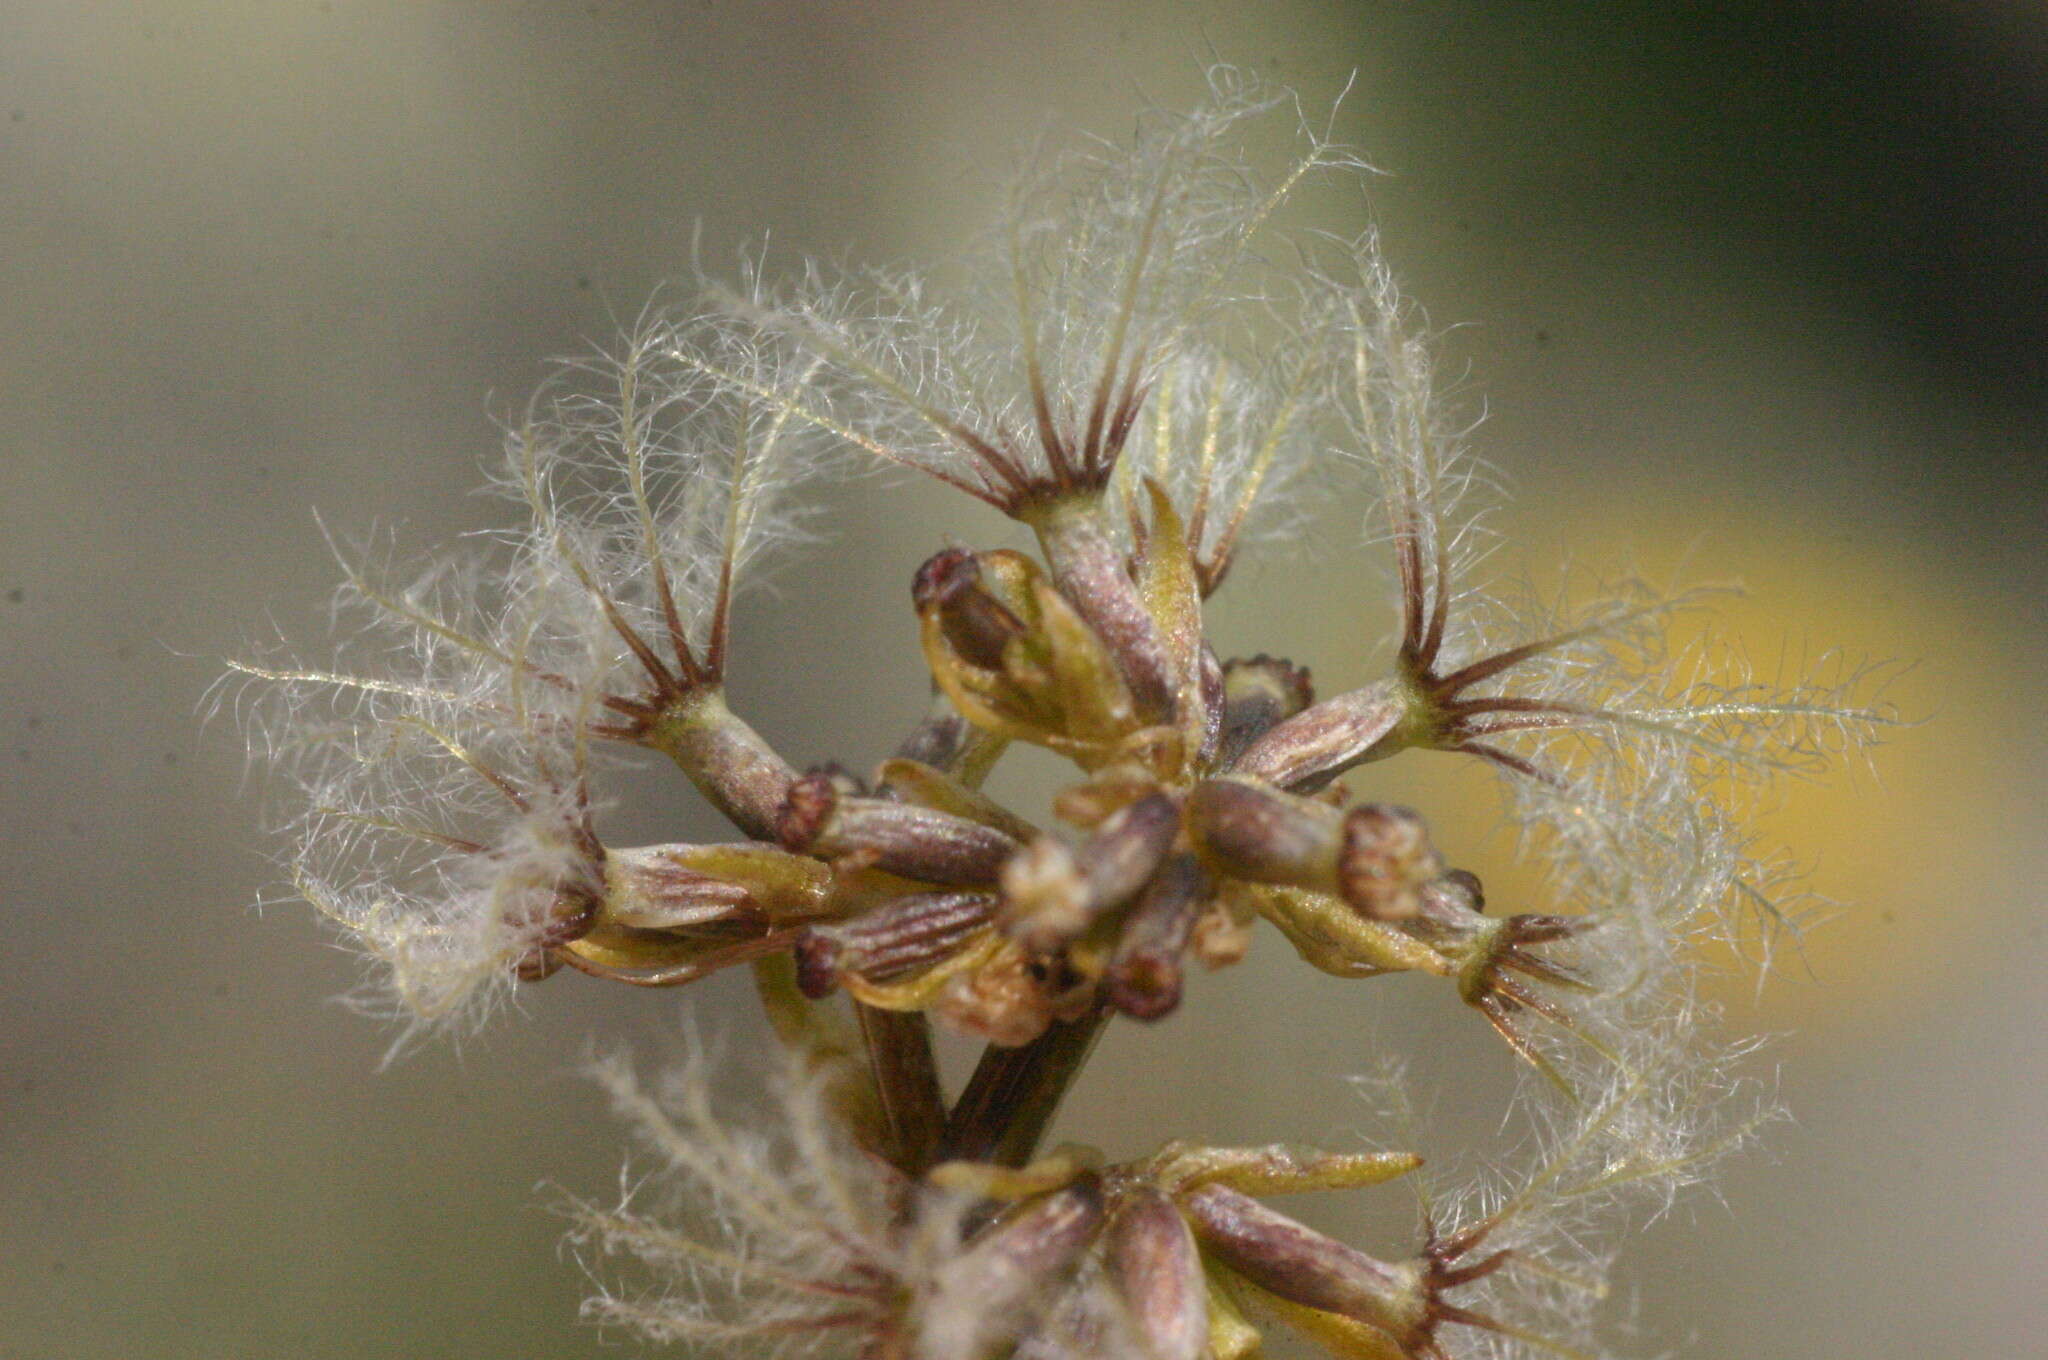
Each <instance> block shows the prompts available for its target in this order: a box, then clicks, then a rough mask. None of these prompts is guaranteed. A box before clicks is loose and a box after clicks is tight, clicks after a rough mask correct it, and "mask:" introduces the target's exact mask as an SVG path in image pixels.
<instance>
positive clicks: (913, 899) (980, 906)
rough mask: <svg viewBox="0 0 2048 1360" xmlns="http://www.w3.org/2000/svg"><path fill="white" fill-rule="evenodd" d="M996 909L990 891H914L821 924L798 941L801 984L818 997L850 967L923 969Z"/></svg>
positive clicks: (863, 972)
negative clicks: (848, 917)
mask: <svg viewBox="0 0 2048 1360" xmlns="http://www.w3.org/2000/svg"><path fill="white" fill-rule="evenodd" d="M995 910H996V898H995V897H994V896H993V895H991V894H988V893H968V892H950V893H911V894H908V895H907V896H903V897H898V898H895V899H894V900H892V901H889V902H887V903H884V904H883V905H882V906H879V907H877V908H875V909H874V910H873V911H870V912H868V913H866V914H865V915H862V916H859V917H856V918H854V919H853V920H850V921H846V922H844V923H842V924H839V925H834V926H824V927H818V928H816V929H813V930H811V931H809V932H807V933H806V934H805V935H804V937H803V938H802V939H800V940H799V941H797V945H796V961H797V986H798V987H799V988H800V989H801V990H802V991H803V993H804V995H805V996H808V997H812V998H816V997H821V996H824V995H826V994H828V993H829V992H831V991H832V989H833V988H834V987H835V986H837V985H838V983H839V979H840V978H841V977H842V976H843V975H845V974H849V973H851V974H857V975H859V976H860V977H862V978H865V979H866V980H868V981H870V982H887V981H889V980H891V979H892V978H898V977H903V976H905V975H907V974H911V973H916V972H921V971H923V970H924V969H927V968H930V967H933V966H935V965H937V964H939V963H941V962H943V961H944V960H946V959H948V958H950V957H952V956H953V955H954V954H957V953H958V952H959V951H960V950H961V949H963V948H965V947H966V946H967V945H968V944H969V943H971V942H972V941H973V940H974V938H975V937H976V936H977V935H979V934H980V933H981V932H982V931H983V930H984V929H985V928H987V926H988V924H989V921H990V920H991V919H992V918H993V917H994V916H995Z"/></svg>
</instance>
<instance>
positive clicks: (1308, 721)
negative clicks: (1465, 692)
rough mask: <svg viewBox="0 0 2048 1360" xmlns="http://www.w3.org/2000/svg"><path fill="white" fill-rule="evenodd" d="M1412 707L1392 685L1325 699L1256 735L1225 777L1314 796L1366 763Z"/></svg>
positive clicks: (1394, 682)
mask: <svg viewBox="0 0 2048 1360" xmlns="http://www.w3.org/2000/svg"><path fill="white" fill-rule="evenodd" d="M1412 707H1413V700H1412V697H1411V696H1410V694H1409V692H1408V690H1407V689H1406V688H1405V687H1404V686H1403V684H1402V683H1401V682H1400V681H1398V680H1383V681H1380V682H1378V683H1376V684H1371V685H1367V686H1366V687H1365V688H1363V689H1355V690H1352V691H1351V692H1350V693H1348V694H1340V695H1338V696H1337V697H1335V698H1334V699H1325V700H1323V701H1322V702H1321V703H1319V704H1314V705H1311V706H1310V707H1308V708H1305V709H1303V710H1301V711H1300V712H1299V713H1296V714H1295V715H1294V716H1293V717H1290V718H1287V719H1286V720H1284V721H1282V722H1281V723H1279V724H1278V725H1276V726H1274V727H1271V728H1268V729H1267V730H1266V731H1265V732H1264V733H1262V734H1260V735H1259V736H1258V737H1257V738H1256V739H1255V740H1253V741H1252V743H1251V744H1250V745H1249V746H1247V747H1246V748H1245V750H1244V753H1243V754H1242V755H1240V756H1239V757H1238V758H1237V761H1236V763H1235V764H1234V765H1232V766H1231V767H1230V768H1231V772H1232V773H1233V774H1241V775H1247V776H1249V777H1251V778H1254V779H1263V780H1265V781H1266V782H1267V783H1269V784H1272V785H1275V786H1277V787H1279V788H1283V789H1292V790H1294V791H1295V792H1297V793H1314V792H1315V791H1316V790H1318V789H1320V788H1322V787H1323V786H1324V785H1326V784H1328V783H1329V782H1330V780H1331V779H1333V778H1335V777H1336V776H1337V775H1339V774H1342V773H1343V772H1344V771H1345V770H1347V769H1349V768H1351V767H1352V766H1353V765H1356V764H1358V763H1359V762H1360V761H1362V760H1366V759H1369V758H1370V755H1371V752H1372V751H1373V748H1374V747H1376V746H1378V745H1379V744H1380V743H1381V742H1382V741H1384V740H1386V739H1387V738H1388V737H1389V736H1391V735H1393V734H1394V733H1395V731H1396V729H1398V728H1399V727H1400V725H1401V723H1402V722H1403V720H1404V719H1406V718H1408V717H1409V716H1410V712H1411V709H1412Z"/></svg>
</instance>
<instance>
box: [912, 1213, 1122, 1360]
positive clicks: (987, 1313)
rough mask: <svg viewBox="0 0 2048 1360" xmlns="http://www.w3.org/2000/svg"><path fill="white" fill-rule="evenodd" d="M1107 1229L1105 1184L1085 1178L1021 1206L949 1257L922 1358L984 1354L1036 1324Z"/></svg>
mask: <svg viewBox="0 0 2048 1360" xmlns="http://www.w3.org/2000/svg"><path fill="white" fill-rule="evenodd" d="M1101 1227H1102V1187H1101V1183H1100V1181H1099V1180H1097V1179H1096V1178H1095V1177H1094V1176H1084V1177H1083V1178H1081V1179H1080V1180H1077V1181H1075V1182H1074V1183H1073V1184H1072V1185H1069V1186H1068V1187H1066V1188H1065V1189H1063V1190H1056V1191H1054V1192H1053V1193H1052V1194H1049V1195H1045V1196H1042V1197H1041V1198H1039V1199H1035V1200H1032V1201H1030V1202H1028V1203H1026V1204H1023V1205H1020V1206H1018V1208H1016V1209H1015V1210H1013V1211H1012V1212H1011V1213H1010V1214H1008V1215H1007V1216H1006V1217H1004V1218H1003V1219H1002V1220H1001V1221H1000V1222H998V1223H996V1224H995V1226H993V1227H991V1228H989V1229H988V1230H987V1231H985V1232H983V1233H982V1234H981V1235H980V1236H979V1237H977V1238H976V1239H975V1240H974V1241H973V1242H972V1243H970V1244H969V1245H968V1247H967V1248H966V1250H964V1251H962V1252H960V1253H959V1254H958V1255H956V1256H954V1257H952V1258H951V1259H949V1260H947V1261H945V1262H943V1263H941V1264H940V1265H939V1266H938V1268H937V1269H936V1271H934V1278H933V1282H932V1295H931V1298H930V1300H929V1301H928V1302H927V1304H926V1307H925V1316H924V1325H923V1328H922V1335H921V1336H920V1338H919V1345H918V1348H917V1351H916V1354H917V1355H918V1356H919V1357H921V1358H922V1360H981V1357H983V1356H986V1355H989V1354H993V1353H997V1352H998V1351H999V1350H1000V1349H1001V1348H1002V1347H1003V1346H1004V1343H1006V1342H1013V1341H1015V1339H1016V1338H1017V1337H1018V1336H1019V1335H1020V1334H1021V1333H1022V1332H1024V1331H1025V1330H1027V1329H1028V1327H1029V1325H1030V1321H1031V1317H1032V1315H1033V1314H1034V1313H1035V1312H1037V1311H1038V1310H1039V1309H1040V1308H1042V1307H1043V1306H1044V1305H1045V1304H1047V1303H1049V1302H1051V1301H1052V1299H1053V1297H1054V1295H1055V1294H1056V1292H1057V1290H1058V1289H1059V1287H1060V1286H1061V1285H1062V1284H1064V1283H1065V1281H1066V1279H1067V1277H1068V1276H1069V1275H1070V1274H1071V1273H1072V1271H1073V1269H1074V1267H1075V1265H1076V1264H1077V1263H1078V1262H1079V1261H1080V1258H1081V1253H1082V1252H1084V1251H1086V1250H1087V1249H1088V1247H1089V1246H1090V1245H1091V1244H1092V1243H1093V1242H1094V1241H1095V1237H1096V1234H1097V1233H1098V1232H1099V1231H1100V1229H1101Z"/></svg>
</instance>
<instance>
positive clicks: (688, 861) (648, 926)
mask: <svg viewBox="0 0 2048 1360" xmlns="http://www.w3.org/2000/svg"><path fill="white" fill-rule="evenodd" d="M604 876H605V899H604V905H603V909H602V917H603V919H604V920H606V921H609V922H612V923H614V924H617V925H623V926H632V927H635V928H637V929H641V930H679V929H686V928H689V927H700V926H706V925H710V924H712V923H715V922H737V921H745V922H750V923H754V924H758V925H761V926H764V927H765V926H766V925H767V924H768V923H770V922H771V921H786V920H790V919H792V918H801V917H813V916H819V915H823V914H826V913H827V912H829V911H830V910H832V905H833V904H832V900H831V899H832V889H833V882H832V871H831V869H830V868H828V867H827V866H825V865H823V864H820V863H819V862H818V861H817V860H814V859H809V858H806V857H805V856H802V855H792V854H790V853H789V852H788V851H785V850H778V849H776V848H775V847H774V846H772V845H759V844H753V843H748V844H742V845H644V846H636V847H630V848H627V849H623V850H608V851H607V852H606V853H605V863H604Z"/></svg>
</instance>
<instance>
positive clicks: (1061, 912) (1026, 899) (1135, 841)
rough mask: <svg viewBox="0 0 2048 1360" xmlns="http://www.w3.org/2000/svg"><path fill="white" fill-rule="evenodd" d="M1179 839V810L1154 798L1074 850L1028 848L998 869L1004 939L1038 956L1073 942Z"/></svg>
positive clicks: (1140, 882)
mask: <svg viewBox="0 0 2048 1360" xmlns="http://www.w3.org/2000/svg"><path fill="white" fill-rule="evenodd" d="M1179 832H1180V809H1179V807H1178V806H1176V805H1175V803H1174V801H1173V800H1172V799H1171V798H1169V797H1167V796H1166V795H1165V794H1163V793H1153V794H1150V795H1148V796H1146V797H1144V798H1141V799H1139V800H1138V801H1137V802H1135V803H1131V804H1129V805H1128V806H1126V807H1124V808H1123V809H1121V810H1120V811H1118V812H1117V813H1115V814H1114V815H1112V816H1111V817H1110V818H1109V819H1108V820H1107V821H1105V822H1104V823H1103V824H1102V826H1101V828H1100V829H1098V830H1097V831H1096V832H1095V834H1094V835H1092V836H1090V837H1089V838H1088V839H1087V840H1086V841H1084V842H1083V843H1082V844H1081V846H1080V847H1079V848H1078V849H1073V850H1069V849H1068V848H1067V847H1066V846H1065V845H1064V844H1062V843H1061V842H1059V841H1055V840H1052V839H1050V838H1047V839H1041V840H1039V841H1036V842H1034V843H1033V844H1032V845H1030V846H1028V847H1026V849H1025V850H1024V851H1023V852H1022V853H1020V854H1018V855H1017V856H1016V857H1015V858H1014V859H1012V860H1011V861H1010V862H1009V863H1008V864H1007V865H1005V866H1004V868H1003V875H1002V882H1003V896H1004V900H1005V907H1006V916H1007V918H1008V929H1009V932H1010V934H1011V935H1012V936H1013V937H1014V938H1015V939H1017V940H1018V941H1019V942H1021V943H1022V944H1023V945H1024V946H1025V948H1027V949H1029V950H1031V951H1033V952H1034V953H1040V954H1046V953H1051V952H1053V951H1054V950H1056V949H1058V948H1060V947H1061V946H1062V945H1065V944H1067V943H1068V942H1070V941H1072V940H1075V939H1078V938H1079V937H1080V936H1081V935H1083V934H1085V933H1086V932H1087V930H1088V928H1089V927H1090V926H1091V925H1093V924H1094V923H1095V921H1097V920H1099V919H1100V918H1101V917H1102V916H1103V915H1104V914H1105V913H1107V912H1110V911H1112V910H1114V909H1115V908H1117V907H1120V906H1122V905H1123V904H1124V903H1126V902H1128V901H1130V899H1131V898H1132V897H1133V896H1134V895H1135V894H1136V893H1137V892H1138V890H1139V889H1140V888H1142V887H1144V886H1145V883H1146V881H1147V880H1149V879H1150V878H1151V877H1152V874H1153V871H1154V870H1156V869H1157V868H1158V867H1159V864H1160V861H1161V860H1163V859H1164V858H1165V857H1166V853H1167V851H1168V850H1170V849H1171V848H1172V846H1173V842H1174V838H1175V837H1176V836H1177V835H1178V834H1179Z"/></svg>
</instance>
